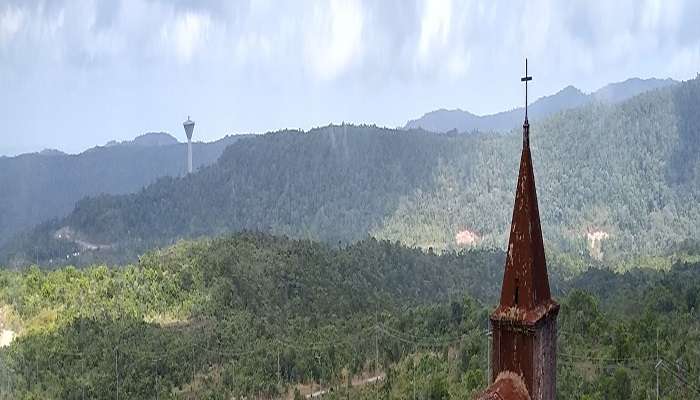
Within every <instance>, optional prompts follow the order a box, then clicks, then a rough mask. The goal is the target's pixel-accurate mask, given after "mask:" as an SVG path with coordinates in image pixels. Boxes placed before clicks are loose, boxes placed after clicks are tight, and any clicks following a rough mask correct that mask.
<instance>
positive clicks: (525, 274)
mask: <svg viewBox="0 0 700 400" xmlns="http://www.w3.org/2000/svg"><path fill="white" fill-rule="evenodd" d="M530 80H532V77H531V76H528V75H527V60H526V61H525V77H524V78H522V79H521V81H523V82H525V88H526V89H525V92H526V93H527V83H528V81H530ZM525 99H526V100H525V101H526V103H525V122H524V123H523V148H522V153H521V155H520V171H519V173H518V184H517V186H516V190H515V205H514V207H513V220H512V224H511V227H510V238H509V240H508V255H507V257H506V265H505V273H504V277H503V286H502V288H501V301H500V305H499V309H507V308H511V307H516V308H518V309H519V310H521V311H522V312H523V313H532V312H533V311H535V309H536V308H537V307H538V306H541V305H545V304H546V303H548V302H550V301H551V295H550V292H549V277H548V276H547V263H546V261H545V255H544V243H543V240H542V228H541V226H540V212H539V209H538V207H537V190H536V189H535V174H534V172H533V169H532V156H531V154H530V140H529V137H530V124H529V122H528V120H527V94H526V95H525Z"/></svg>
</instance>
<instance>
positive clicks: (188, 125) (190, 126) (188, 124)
mask: <svg viewBox="0 0 700 400" xmlns="http://www.w3.org/2000/svg"><path fill="white" fill-rule="evenodd" d="M182 126H184V127H185V135H187V173H188V174H191V173H192V132H193V131H194V121H192V120H190V116H189V115H188V116H187V121H185V122H183V123H182Z"/></svg>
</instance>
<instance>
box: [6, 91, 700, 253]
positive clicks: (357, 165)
mask: <svg viewBox="0 0 700 400" xmlns="http://www.w3.org/2000/svg"><path fill="white" fill-rule="evenodd" d="M697 104H700V80H697V79H696V80H692V81H688V82H684V83H682V84H679V85H674V86H671V87H667V88H663V89H660V90H657V91H653V92H648V93H646V94H643V95H640V96H637V97H635V98H633V99H630V100H629V101H627V102H624V103H621V104H618V105H606V104H602V103H594V104H590V105H587V106H585V107H583V108H580V109H575V110H570V111H566V112H563V113H559V114H557V115H555V116H554V117H552V118H548V119H545V120H542V121H541V122H535V123H533V124H532V127H531V143H532V149H533V150H532V151H533V159H534V168H535V174H536V176H537V189H538V198H539V200H540V212H541V214H542V220H543V232H544V236H545V241H546V243H547V245H548V246H550V247H552V246H554V247H557V248H558V249H560V250H563V251H566V252H574V253H577V254H579V253H587V252H590V253H591V254H593V255H594V256H596V257H599V258H600V257H605V258H616V257H620V256H621V255H623V254H630V253H634V254H642V255H643V254H649V255H654V254H659V253H663V252H665V251H669V250H671V249H673V248H674V246H676V245H678V244H680V243H682V242H683V241H685V240H686V239H688V238H695V237H699V236H700V224H698V223H697V222H698V221H700V201H699V200H700V158H699V157H697V154H700V137H699V135H698V132H699V131H700V113H697V112H696V107H697ZM520 146H521V136H520V131H519V130H514V131H513V132H511V133H510V134H508V135H496V136H494V135H434V134H431V133H430V132H425V131H419V130H413V131H408V132H406V131H402V130H390V129H381V128H376V127H372V126H360V127H353V126H330V127H326V128H321V129H316V130H312V131H310V132H299V131H284V132H277V133H271V134H267V135H263V136H259V137H257V136H256V137H250V138H246V139H242V140H240V141H238V142H236V143H235V144H234V145H232V146H230V147H229V148H227V150H226V151H225V152H224V154H223V155H222V157H221V158H220V159H219V160H218V162H217V163H215V164H213V165H212V166H210V167H207V168H204V169H202V170H201V171H200V172H199V173H196V174H193V175H191V176H188V177H185V178H164V179H161V180H160V181H158V182H157V183H155V184H153V185H151V186H149V187H147V188H145V189H144V190H142V191H140V192H138V193H136V194H132V195H125V196H99V197H96V198H91V199H85V200H83V201H81V202H79V203H78V204H77V206H76V208H75V210H74V211H73V212H72V213H71V214H70V215H69V216H68V217H66V218H64V219H62V220H58V221H54V222H51V223H47V224H44V225H42V226H39V227H37V228H36V229H35V230H34V231H33V232H31V233H29V234H28V235H26V236H24V237H18V238H16V239H15V240H14V241H13V242H12V243H11V244H9V245H8V246H6V247H5V248H4V249H3V251H2V254H3V255H4V256H5V258H6V259H7V260H12V261H13V263H18V264H21V263H22V262H27V261H29V260H31V259H32V257H31V256H32V255H35V256H36V254H34V253H33V251H34V250H33V246H36V245H37V244H38V245H39V246H40V249H39V250H38V253H39V254H38V257H39V258H41V259H44V260H49V259H54V260H56V259H58V258H61V259H65V257H66V255H71V254H77V253H80V257H87V258H85V260H86V261H90V260H91V258H90V257H93V256H99V257H106V258H107V259H108V258H109V257H110V256H113V257H122V256H125V255H126V256H129V257H133V256H135V255H136V254H138V253H139V252H141V251H143V250H145V249H147V248H149V247H150V246H154V245H162V244H167V243H171V242H172V241H173V240H175V239H177V238H180V237H193V236H200V235H211V234H220V233H223V232H228V231H239V230H244V229H248V230H262V231H270V232H274V233H277V234H285V235H290V236H294V237H305V238H313V239H321V240H325V241H328V242H331V243H336V242H337V241H339V240H340V241H343V242H347V241H354V240H358V239H362V238H364V237H366V236H368V235H372V236H376V237H379V238H386V239H390V240H399V241H401V242H403V243H406V244H408V245H411V246H421V247H425V248H427V247H434V248H438V249H442V248H455V247H459V246H462V245H481V246H487V247H491V246H495V247H502V246H503V245H504V243H505V239H506V233H507V232H508V228H509V224H510V216H511V212H512V206H513V191H514V185H515V180H516V176H517V162H518V158H519V151H520ZM61 229H64V230H63V231H61ZM65 229H68V230H69V231H70V232H71V235H70V238H69V240H66V238H65V237H64V238H59V237H57V232H66V230H65ZM78 240H79V241H78ZM80 241H82V242H83V244H81V242H80ZM84 243H93V244H101V245H102V246H101V247H100V246H97V247H98V248H97V249H92V250H91V249H90V246H85V245H84ZM630 249H633V251H631V250H630ZM71 262H79V261H73V260H71Z"/></svg>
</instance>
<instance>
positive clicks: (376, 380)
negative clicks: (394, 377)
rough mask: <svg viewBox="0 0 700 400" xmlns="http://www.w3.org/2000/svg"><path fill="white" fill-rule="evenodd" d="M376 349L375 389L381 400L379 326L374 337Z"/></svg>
mask: <svg viewBox="0 0 700 400" xmlns="http://www.w3.org/2000/svg"><path fill="white" fill-rule="evenodd" d="M374 348H375V351H376V354H375V357H376V358H375V361H374V377H375V381H374V382H375V387H376V388H377V399H379V326H377V332H376V333H375V336H374Z"/></svg>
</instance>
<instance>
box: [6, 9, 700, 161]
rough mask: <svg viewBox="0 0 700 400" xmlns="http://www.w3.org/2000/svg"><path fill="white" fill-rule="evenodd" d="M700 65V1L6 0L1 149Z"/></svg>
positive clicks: (341, 117) (237, 127)
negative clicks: (527, 75) (525, 79)
mask: <svg viewBox="0 0 700 400" xmlns="http://www.w3.org/2000/svg"><path fill="white" fill-rule="evenodd" d="M525 56H527V57H528V58H529V59H530V72H531V73H532V74H533V75H534V81H533V84H532V86H531V93H532V96H533V98H535V97H539V96H542V95H547V94H551V93H553V92H556V91H557V90H559V89H561V88H562V87H564V86H566V85H569V84H573V85H575V86H577V87H579V88H581V89H582V90H584V91H592V90H595V89H597V88H598V87H600V86H602V85H604V84H606V83H609V82H612V81H620V80H624V79H626V78H629V77H632V76H638V77H661V78H665V77H672V78H675V79H689V78H693V77H695V75H696V73H697V72H698V71H699V70H700V1H696V0H687V1H669V0H657V1H640V0H605V1H600V2H592V1H580V2H577V1H553V0H552V1H547V0H543V1H528V2H524V1H523V2H518V1H494V0H484V1H465V0H455V1H449V0H444V1H443V0H430V1H410V0H375V1H369V0H366V1H362V0H358V1H353V0H337V1H335V0H319V1H314V0H294V1H288V2H285V1H280V0H269V1H268V0H257V1H255V0H253V1H243V0H241V1H235V0H221V1H214V0H212V1H195V0H191V1H187V0H181V1H159V0H121V1H117V0H114V1H112V0H93V1H89V0H86V1H82V0H48V1H35V0H21V1H20V0H17V1H15V0H0V89H2V96H0V118H2V122H3V130H2V141H0V154H16V153H18V152H26V151H36V150H40V149H42V148H46V147H51V148H59V149H61V150H65V151H69V152H77V151H81V150H84V149H85V148H88V147H92V146H94V145H98V144H104V143H106V142H107V141H109V140H111V139H117V140H125V139H130V138H133V137H134V136H136V135H138V134H141V133H144V132H148V131H167V132H170V133H171V134H174V135H176V136H177V137H178V138H179V139H180V140H184V132H183V130H182V121H183V120H185V119H186V118H187V115H188V114H189V115H191V116H192V119H194V120H195V121H196V122H197V126H196V128H195V138H196V139H198V140H212V139H215V138H219V137H221V136H223V135H225V134H232V133H246V132H265V131H269V130H276V129H280V128H284V127H290V128H303V129H308V128H311V127H314V126H321V125H326V124H328V123H330V122H334V123H340V122H342V121H348V122H356V123H360V122H367V123H376V124H377V125H383V126H391V127H394V126H399V125H403V124H404V123H405V122H406V120H407V119H410V118H415V117H418V116H420V115H422V114H423V113H425V112H427V111H430V110H433V109H436V108H462V109H466V110H470V111H472V112H476V113H480V114H483V113H492V112H497V111H500V110H503V109H509V108H513V107H515V106H519V105H521V103H522V97H523V93H522V88H521V85H520V83H519V77H520V76H521V74H522V72H523V59H524V57H525Z"/></svg>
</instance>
